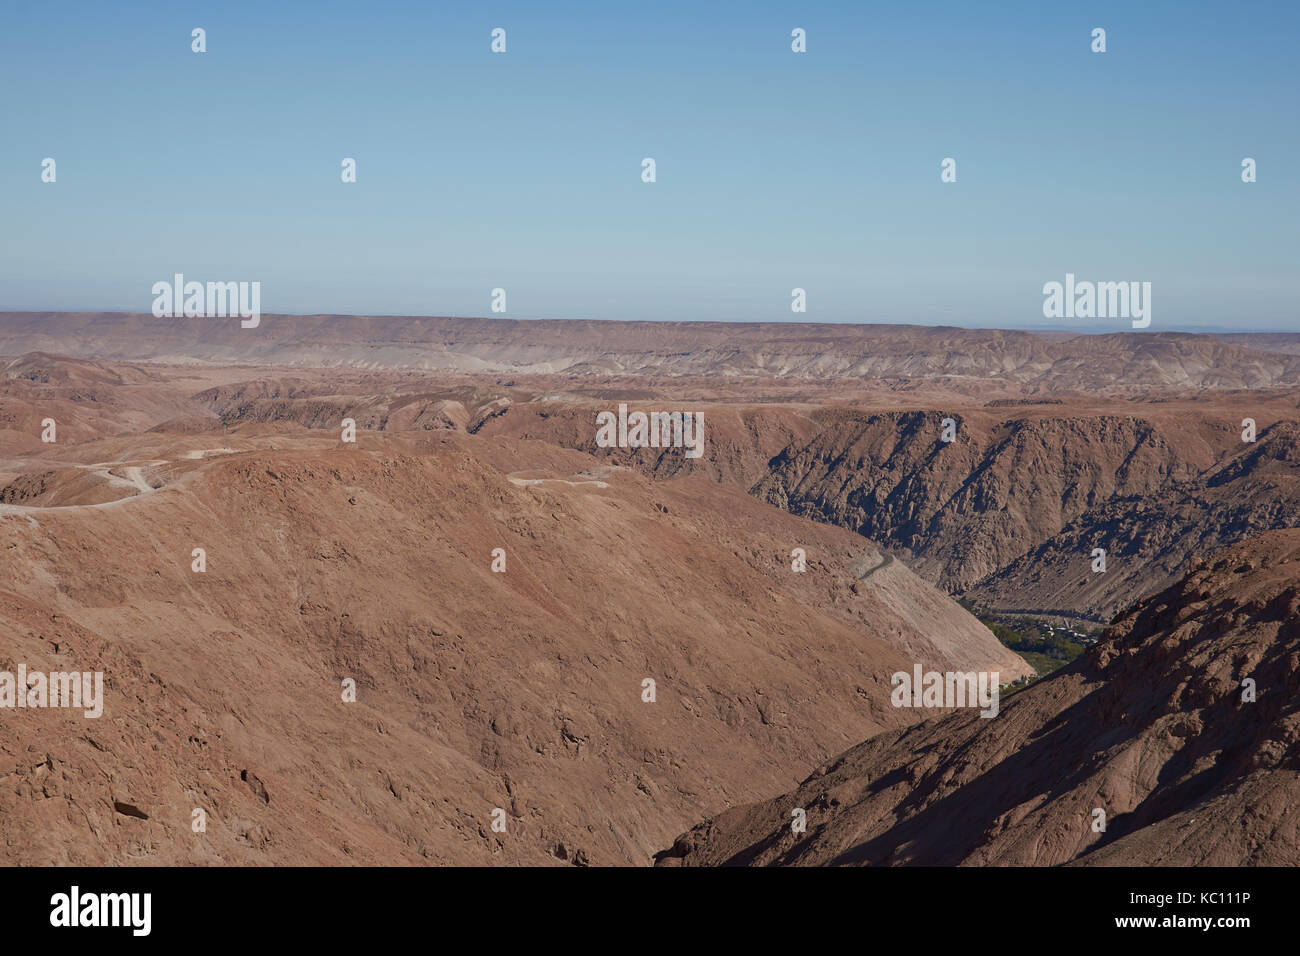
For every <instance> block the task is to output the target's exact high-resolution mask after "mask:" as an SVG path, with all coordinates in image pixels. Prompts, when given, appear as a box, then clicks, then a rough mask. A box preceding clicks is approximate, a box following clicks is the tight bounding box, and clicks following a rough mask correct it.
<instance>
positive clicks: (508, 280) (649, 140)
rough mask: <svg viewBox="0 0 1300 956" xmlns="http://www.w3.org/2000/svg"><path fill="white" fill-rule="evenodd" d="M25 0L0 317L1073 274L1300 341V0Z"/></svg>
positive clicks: (648, 302) (1157, 314) (940, 295)
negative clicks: (951, 178) (246, 284)
mask: <svg viewBox="0 0 1300 956" xmlns="http://www.w3.org/2000/svg"><path fill="white" fill-rule="evenodd" d="M0 10H2V12H0V20H2V21H3V22H2V24H0V119H2V124H0V129H2V132H0V222H2V223H3V229H0V309H12V310H44V309H68V310H100V309H105V310H129V311H149V309H150V306H151V304H152V295H151V293H150V288H151V286H152V285H153V283H154V282H157V281H159V280H169V279H170V278H171V276H172V275H173V273H176V272H182V273H184V274H185V275H186V277H187V278H189V279H200V280H221V281H226V280H247V281H253V280H256V281H260V282H261V283H262V310H263V311H264V312H299V313H308V312H338V313H375V314H381V313H398V314H423V315H489V314H491V312H490V294H491V290H492V289H493V288H495V287H503V288H505V289H506V291H507V305H508V311H507V313H506V316H507V317H512V318H543V317H545V318H611V319H674V320H683V319H711V320H756V321H782V320H790V319H798V320H802V321H826V322H922V323H936V324H950V325H968V326H1001V327H1016V326H1039V327H1041V326H1044V325H1047V324H1049V323H1048V322H1047V321H1046V320H1044V318H1043V315H1042V305H1043V294H1042V287H1043V284H1044V283H1045V282H1049V281H1052V280H1057V281H1061V280H1063V279H1064V275H1065V273H1066V272H1073V273H1075V274H1076V275H1077V276H1078V277H1079V278H1080V279H1092V280H1102V281H1121V280H1138V281H1150V282H1151V283H1152V298H1153V320H1154V321H1153V323H1152V325H1151V329H1152V331H1157V330H1161V329H1170V328H1197V327H1221V328H1237V329H1242V330H1250V329H1288V330H1293V331H1300V308H1298V302H1300V299H1298V297H1297V285H1298V284H1300V280H1298V279H1297V276H1298V274H1300V264H1298V256H1297V252H1298V251H1300V186H1298V183H1297V166H1298V164H1300V122H1298V120H1300V115H1298V114H1300V55H1298V54H1297V37H1298V36H1300V30H1298V29H1297V28H1298V27H1300V3H1295V2H1271V3H1261V2H1252V0H1234V2H1223V3H1198V2H1185V0H1177V2H1172V0H1171V2H1154V0H1152V2H1141V3H1137V2H1132V0H1124V2H1114V3H1107V2H1098V3H1069V2H1061V3H1050V2H1044V0H1032V2H1023V3H1022V2H989V3H976V2H973V0H960V2H925V3H919V2H918V3H891V4H883V3H882V4H876V3H862V2H852V3H848V2H846V3H816V2H798V3H795V2H791V3H785V4H780V3H766V2H747V3H726V4H723V3H710V2H707V0H698V2H683V3H677V2H656V0H648V2H638V3H623V2H614V0H600V2H593V3H572V2H571V3H555V4H548V3H539V2H522V3H492V2H486V3H455V4H452V3H438V2H435V0H421V2H390V3H385V2H380V0H366V2H336V0H311V2H303V3H297V2H276V3H271V2H246V0H222V2H213V3H180V2H131V0H120V2H112V3H109V2H103V0H95V2H66V3H56V4H31V3H19V2H17V0H5V2H4V3H3V7H2V8H0ZM194 27H202V28H204V29H205V30H206V31H207V52H206V53H203V54H196V53H193V52H191V49H190V46H191V35H190V31H191V30H192V29H193V28H194ZM494 27H502V28H504V29H505V30H506V39H507V52H506V53H504V54H493V53H492V52H491V50H490V43H491V37H490V33H491V30H492V29H493V28H494ZM796 27H801V28H803V29H804V30H806V31H807V53H804V54H795V53H793V52H791V48H790V44H791V37H790V33H791V30H792V29H794V28H796ZM1094 27H1102V28H1104V29H1105V30H1106V31H1107V35H1106V41H1107V52H1106V53H1104V54H1098V53H1093V52H1092V51H1091V49H1090V45H1091V36H1090V34H1091V31H1092V29H1093V28H1094ZM1247 156H1249V157H1253V158H1254V159H1255V160H1256V161H1257V164H1258V182H1256V183H1253V184H1245V183H1243V182H1242V181H1241V161H1242V159H1243V157H1247ZM45 157H52V158H53V159H54V160H55V161H56V163H57V181H56V182H55V183H53V184H50V183H43V182H42V181H41V162H42V160H43V159H44V158H45ZM344 157H353V158H355V159H356V161H357V180H358V181H357V182H356V183H355V184H344V183H342V182H341V181H340V162H341V161H342V159H343V158H344ZM644 157H653V158H654V159H655V161H656V164H657V182H655V183H653V184H647V183H643V182H642V181H641V161H642V159H643V158H644ZM945 157H952V158H954V159H955V160H956V163H957V182H955V183H947V184H945V183H941V182H940V176H939V174H940V162H941V160H943V159H944V158H945ZM794 287H802V288H804V289H806V290H807V302H808V311H807V313H806V314H803V315H794V314H793V313H792V312H791V310H790V293H791V289H792V288H794ZM1064 324H1065V325H1067V326H1068V325H1070V324H1071V323H1070V322H1068V321H1066V322H1065V323H1064ZM1085 324H1093V325H1095V324H1096V323H1085V322H1082V321H1080V322H1078V323H1077V325H1079V326H1083V325H1085ZM1103 324H1104V323H1103ZM1128 326H1129V323H1128V322H1127V321H1123V320H1118V321H1116V322H1115V323H1114V327H1115V328H1116V329H1125V328H1128Z"/></svg>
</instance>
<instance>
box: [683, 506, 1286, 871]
mask: <svg viewBox="0 0 1300 956" xmlns="http://www.w3.org/2000/svg"><path fill="white" fill-rule="evenodd" d="M1247 679H1249V680H1250V681H1253V682H1254V692H1255V699H1254V700H1246V699H1244V694H1243V686H1244V683H1243V682H1245V681H1246V680H1247ZM1298 695H1300V531H1294V530H1290V531H1278V532H1270V533H1269V534H1266V535H1263V536H1261V537H1259V538H1254V539H1251V540H1249V541H1245V542H1242V543H1240V544H1238V545H1235V546H1233V547H1232V548H1229V549H1227V550H1226V551H1223V552H1221V553H1219V554H1217V555H1215V556H1214V557H1213V558H1212V559H1210V560H1209V561H1208V562H1206V563H1203V564H1201V565H1199V566H1198V567H1197V568H1196V569H1195V570H1193V571H1192V572H1191V573H1190V574H1188V575H1187V576H1186V577H1185V578H1184V579H1183V580H1182V581H1180V582H1179V583H1178V584H1176V585H1174V586H1173V587H1171V588H1169V589H1167V590H1165V591H1163V592H1161V593H1160V594H1157V595H1154V596H1152V597H1150V598H1149V599H1147V600H1145V601H1143V602H1142V603H1141V604H1140V605H1138V606H1137V607H1135V608H1133V609H1132V610H1130V611H1129V612H1127V613H1126V614H1124V615H1123V616H1121V617H1120V618H1119V619H1118V620H1117V621H1116V622H1115V623H1114V624H1113V625H1112V626H1111V627H1110V628H1109V629H1108V630H1107V631H1106V633H1105V635H1104V636H1103V638H1102V640H1101V641H1100V642H1099V643H1098V644H1097V645H1096V646H1095V647H1094V648H1092V649H1091V650H1090V651H1088V652H1087V653H1086V654H1085V656H1084V657H1082V658H1080V659H1079V660H1078V661H1076V662H1075V663H1074V664H1073V665H1071V666H1070V667H1068V668H1067V669H1065V670H1063V671H1059V672H1057V673H1056V674H1054V675H1052V676H1051V677H1049V678H1047V679H1045V680H1043V681H1040V682H1038V683H1036V684H1034V685H1032V686H1030V687H1029V688H1027V689H1026V690H1024V691H1021V692H1020V693H1017V694H1015V695H1014V696H1012V697H1011V698H1010V699H1008V700H1005V701H1003V705H1002V710H1001V713H1000V714H999V715H998V716H996V717H994V718H991V719H984V718H981V717H979V716H978V715H977V714H976V713H974V712H966V713H960V714H954V715H951V716H948V717H943V718H939V719H936V720H931V721H927V722H925V723H923V724H918V725H913V726H911V727H909V728H906V729H903V730H899V731H892V730H891V731H886V732H884V733H882V734H880V735H878V736H877V737H875V738H874V739H872V740H869V741H867V742H866V743H863V744H861V745H859V746H858V747H855V748H853V749H851V750H849V751H847V752H846V753H844V754H842V755H841V756H839V757H837V758H836V759H835V760H833V761H829V762H828V763H827V764H825V765H824V766H823V767H820V768H819V769H818V770H817V771H816V772H815V773H814V774H813V775H812V776H811V777H809V778H808V779H807V780H806V781H804V783H803V784H801V785H800V786H799V787H798V788H797V789H796V790H794V791H793V792H792V793H790V794H788V795H786V796H784V797H780V798H778V799H775V800H769V801H764V802H761V803H758V804H755V805H753V806H749V807H744V808H737V809H733V810H730V811H728V812H727V813H724V814H722V815H720V816H719V817H717V818H715V819H713V820H711V821H709V822H707V823H704V824H701V825H699V826H697V827H696V828H694V829H693V830H691V831H689V832H687V833H685V834H683V835H682V836H681V837H679V838H678V840H677V841H676V843H675V844H674V845H673V846H672V848H671V849H669V850H667V851H665V852H664V853H662V854H660V857H659V862H660V863H661V864H687V865H713V864H748V865H789V864H794V865H819V864H834V865H868V864H883V865H909V864H910V865H918V864H919V865H951V864H967V865H979V864H1034V865H1055V864H1061V863H1079V864H1142V865H1162V864H1181V865H1229V866H1238V865H1275V866H1281V865H1293V864H1294V863H1295V860H1296V858H1297V854H1300V809H1298V808H1300V696H1298ZM795 807H801V808H804V809H805V811H806V814H807V822H808V829H807V832H806V833H805V834H802V835H796V834H794V833H793V832H792V831H791V827H790V825H789V821H790V819H791V810H792V808H795ZM1097 809H1101V810H1103V811H1104V812H1105V814H1106V827H1105V829H1104V832H1098V831H1097V830H1095V829H1094V827H1093V826H1092V823H1093V820H1094V819H1096V817H1095V810H1097Z"/></svg>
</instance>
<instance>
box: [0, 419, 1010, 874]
mask: <svg viewBox="0 0 1300 956" xmlns="http://www.w3.org/2000/svg"><path fill="white" fill-rule="evenodd" d="M245 428H246V429H247V430H248V431H247V434H245ZM227 442H228V445H227ZM245 445H247V446H249V447H248V450H243V448H242V446H245ZM359 445H360V447H352V448H345V447H343V446H342V445H341V444H340V443H339V442H338V439H337V432H335V433H333V434H330V433H320V432H316V433H307V432H303V431H301V430H300V429H292V430H287V431H286V430H283V428H282V429H281V430H280V431H274V430H268V427H267V426H245V427H244V428H241V429H237V430H234V431H232V434H230V435H229V436H222V435H221V433H220V432H217V433H216V434H215V435H203V434H196V433H194V431H193V429H191V428H189V427H185V428H182V429H181V430H180V431H179V432H176V433H171V432H167V431H165V430H164V431H157V432H151V433H148V434H147V435H140V436H132V437H124V438H120V439H102V440H101V441H99V442H96V443H91V445H90V446H86V447H82V446H71V447H50V448H46V449H45V451H44V453H45V454H49V455H56V454H57V455H58V456H60V457H62V458H66V459H67V460H68V461H71V462H75V461H76V460H77V459H89V460H90V461H92V462H106V463H109V464H112V467H113V468H114V469H116V470H117V472H118V473H119V474H121V475H126V476H130V478H129V480H132V481H135V480H136V479H138V480H139V483H138V484H137V486H136V488H135V490H134V492H132V493H131V494H129V495H128V496H125V497H121V498H119V499H118V500H114V501H110V502H107V503H103V504H92V505H90V506H88V505H86V504H77V503H71V504H68V503H65V504H64V505H63V506H60V507H46V508H41V507H16V506H14V505H0V581H3V582H4V584H3V586H0V629H2V630H3V632H4V633H5V634H6V635H7V637H6V641H5V643H4V645H3V648H2V649H0V657H2V658H3V659H0V670H7V671H11V672H12V671H14V670H15V669H16V667H17V665H19V664H24V665H26V667H27V668H28V669H29V670H32V671H34V670H46V671H55V670H60V671H68V670H87V671H89V670H102V671H103V672H104V674H105V682H106V691H105V695H106V703H105V712H104V716H102V717H100V718H98V719H87V718H84V717H83V716H81V715H80V713H77V714H75V715H74V714H71V713H68V712H66V711H60V710H8V711H6V712H5V714H6V716H5V719H4V721H3V722H2V723H0V819H2V820H3V821H4V824H5V834H6V836H5V848H4V858H5V860H6V861H7V862H11V863H71V862H78V863H130V862H133V861H134V862H149V863H218V862H219V863H289V862H293V863H327V862H328V863H339V862H358V863H393V862H408V863H414V862H426V861H427V862H447V863H484V862H497V863H510V862H545V861H551V862H559V861H565V862H570V863H572V862H579V863H585V862H590V863H627V862H631V863H644V862H647V861H648V860H649V857H650V854H651V853H652V852H653V850H654V849H655V848H657V847H659V846H662V845H663V844H664V843H666V842H667V841H668V840H670V839H671V838H672V835H673V834H674V833H676V832H679V831H680V830H681V829H682V828H683V827H684V826H686V825H687V824H688V823H689V822H690V821H691V820H693V819H698V818H699V817H701V816H703V815H706V814H708V813H713V812H717V811H719V810H721V809H723V808H725V807H727V806H730V805H734V804H735V803H738V802H746V801H749V800H753V799H757V798H759V797H762V796H764V795H767V794H771V793H776V792H780V791H781V790H782V789H784V788H787V787H789V786H790V785H791V784H793V783H794V782H795V781H796V780H797V779H799V777H800V776H802V775H803V774H805V773H806V772H807V771H808V770H809V769H810V768H811V767H812V766H814V765H815V762H816V761H817V760H820V759H824V757H825V756H826V755H827V754H828V753H831V752H835V751H837V750H839V749H842V748H843V747H844V746H846V745H847V744H848V743H850V742H851V741H852V740H854V739H860V738H861V737H863V736H868V735H871V734H873V733H875V732H877V731H878V730H879V729H881V728H885V727H894V726H898V725H899V724H900V723H901V722H902V721H904V720H905V719H907V717H908V716H909V715H904V714H900V713H899V712H898V711H896V710H894V709H893V708H891V707H889V706H888V703H887V696H888V689H889V688H888V684H887V676H886V675H887V674H888V673H890V672H892V671H893V670H895V669H897V668H899V667H906V666H910V665H911V662H912V661H913V660H917V659H919V660H922V661H924V662H925V663H926V666H945V664H952V665H954V666H956V665H958V664H960V665H961V666H981V667H990V668H1000V669H1001V670H1002V671H1003V672H1004V673H1005V674H1006V675H1007V677H1006V678H1004V679H1010V678H1011V676H1013V675H1014V674H1016V673H1023V672H1024V671H1025V669H1026V668H1025V665H1024V664H1023V662H1021V661H1020V660H1019V659H1018V658H1017V657H1016V656H1015V655H1013V654H1010V653H1009V652H1007V651H1005V650H1004V649H1003V648H1001V646H1000V645H998V644H997V643H996V642H995V641H994V640H993V638H992V635H990V634H989V633H988V631H987V630H985V629H984V628H982V626H980V625H979V624H978V622H976V621H974V619H972V618H970V617H969V616H968V615H966V614H965V612H963V611H961V610H960V608H958V607H956V606H955V605H954V604H952V602H951V601H949V600H948V599H947V598H946V597H944V596H942V595H941V594H939V593H938V592H936V591H935V590H934V589H933V588H932V587H930V586H929V585H927V584H925V583H924V582H922V581H920V580H919V579H918V578H916V577H915V576H914V575H912V574H911V573H910V572H908V571H907V570H906V569H905V568H903V567H902V566H901V565H898V564H897V563H894V564H892V565H891V566H890V567H888V568H884V567H882V565H883V564H885V563H886V557H887V556H886V555H884V554H882V553H881V552H879V551H878V550H877V549H875V548H874V547H873V546H871V545H870V544H869V543H867V542H865V541H863V540H862V539H861V538H858V537H856V536H854V535H852V534H850V533H848V532H845V531H842V530H839V529H834V528H828V527H824V526H818V525H815V524H812V523H809V522H806V521H803V520H800V519H797V518H794V517H791V516H788V515H785V514H782V513H780V512H777V511H775V510H774V509H771V508H770V507H767V506H764V505H762V504H761V503H759V502H757V501H754V500H753V499H751V498H748V497H746V496H745V495H743V493H741V492H739V491H737V490H732V489H728V488H725V487H721V486H719V485H717V484H714V483H711V482H705V481H699V480H693V479H682V480H680V481H671V482H651V481H649V480H648V479H646V478H644V477H642V476H640V475H638V474H636V473H635V472H627V471H616V470H609V469H606V468H602V467H601V466H600V463H599V462H598V461H596V460H594V459H592V458H590V457H589V456H586V455H583V454H581V453H577V452H572V451H565V450H562V449H558V448H555V447H554V446H549V445H545V444H542V443H539V442H519V441H512V440H509V439H503V438H497V439H484V438H477V437H474V436H467V435H461V434H452V433H449V432H440V433H436V434H434V435H432V436H429V437H424V436H421V435H419V434H413V435H411V436H409V437H403V436H389V437H385V436H381V435H376V434H367V433H362V435H361V440H360V442H359ZM136 456H141V457H136ZM34 464H35V463H33V465H34ZM521 468H522V469H523V470H520V469H521ZM146 488H148V489H155V488H156V489H157V490H145V489H146ZM795 546H799V547H803V548H805V549H806V550H807V553H808V558H809V570H808V571H807V572H806V573H803V574H795V573H793V572H792V571H791V570H790V557H789V555H790V551H791V550H792V548H793V547H795ZM496 547H501V548H504V549H505V551H506V556H507V569H506V571H505V573H494V572H493V571H492V570H491V562H492V554H491V552H492V549H493V548H496ZM195 548H203V549H205V552H206V571H205V572H203V573H196V572H194V571H193V570H192V562H193V560H194V557H193V551H194V549H195ZM877 568H879V569H880V570H879V573H870V574H869V576H868V577H867V579H866V580H860V579H861V578H862V576H863V575H864V574H867V573H868V572H874V570H875V569H877ZM346 678H351V679H355V681H356V685H357V701H356V702H355V703H345V702H344V701H343V699H342V691H343V687H342V683H341V682H342V681H343V680H344V679H346ZM646 678H652V679H654V680H655V681H656V690H657V699H656V701H655V702H654V703H648V702H644V701H643V699H642V694H643V683H642V682H643V680H645V679H646ZM496 807H501V808H504V809H505V810H506V812H507V830H506V832H505V833H495V832H493V831H492V829H491V814H492V811H493V808H496ZM194 808H201V809H204V810H205V811H206V813H207V814H208V827H207V832H206V833H204V834H195V833H193V832H191V828H190V825H191V814H192V811H193V809H194Z"/></svg>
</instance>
